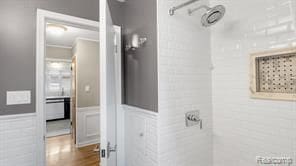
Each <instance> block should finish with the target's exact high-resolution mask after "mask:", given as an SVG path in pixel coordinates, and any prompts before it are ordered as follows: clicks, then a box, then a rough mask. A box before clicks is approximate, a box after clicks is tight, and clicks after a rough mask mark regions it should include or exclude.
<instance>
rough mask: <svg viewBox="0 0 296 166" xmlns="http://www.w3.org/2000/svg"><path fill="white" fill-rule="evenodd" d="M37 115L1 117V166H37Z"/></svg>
mask: <svg viewBox="0 0 296 166" xmlns="http://www.w3.org/2000/svg"><path fill="white" fill-rule="evenodd" d="M36 162H37V161H36V115H35V114H27V115H24V116H22V115H10V116H3V117H0V166H36Z"/></svg>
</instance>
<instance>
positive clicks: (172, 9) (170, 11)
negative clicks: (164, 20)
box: [169, 0, 199, 16]
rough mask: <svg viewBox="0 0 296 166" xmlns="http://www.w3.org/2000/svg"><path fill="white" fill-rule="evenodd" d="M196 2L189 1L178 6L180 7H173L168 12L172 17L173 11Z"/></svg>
mask: <svg viewBox="0 0 296 166" xmlns="http://www.w3.org/2000/svg"><path fill="white" fill-rule="evenodd" d="M196 1H199V0H190V1H188V2H185V3H182V4H180V5H178V6H174V7H172V8H170V10H169V14H170V15H171V16H173V15H174V14H175V11H176V10H178V9H181V8H183V7H185V6H187V5H190V4H192V3H194V2H196Z"/></svg>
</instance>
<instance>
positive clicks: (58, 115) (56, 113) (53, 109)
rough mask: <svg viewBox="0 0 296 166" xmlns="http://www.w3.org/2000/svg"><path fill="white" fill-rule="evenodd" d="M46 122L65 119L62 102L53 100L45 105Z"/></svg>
mask: <svg viewBox="0 0 296 166" xmlns="http://www.w3.org/2000/svg"><path fill="white" fill-rule="evenodd" d="M45 110H46V120H53V119H62V118H64V117H65V115H64V114H65V113H64V101H63V100H53V101H50V102H47V103H46V109H45Z"/></svg>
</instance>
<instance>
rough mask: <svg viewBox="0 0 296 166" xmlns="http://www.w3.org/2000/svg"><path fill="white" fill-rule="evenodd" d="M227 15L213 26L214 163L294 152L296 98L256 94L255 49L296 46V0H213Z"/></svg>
mask: <svg viewBox="0 0 296 166" xmlns="http://www.w3.org/2000/svg"><path fill="white" fill-rule="evenodd" d="M210 3H211V5H212V6H213V5H217V4H222V5H225V7H226V15H225V17H224V18H223V19H222V20H221V22H219V23H217V24H216V25H215V26H213V27H211V32H212V34H211V48H212V60H213V67H214V70H213V73H212V86H213V90H212V91H213V128H214V130H213V131H214V132H213V134H214V166H253V165H257V162H256V156H263V157H264V156H266V157H268V156H278V157H280V156H286V157H287V156H288V157H293V159H294V163H293V165H296V103H295V102H291V101H272V100H259V99H251V98H250V92H249V63H250V62H249V54H250V53H253V52H257V51H264V50H269V49H274V48H284V47H291V46H296V31H295V26H296V20H295V18H296V1H295V0H259V1H258V0H248V1H243V0H239V1H234V0H210Z"/></svg>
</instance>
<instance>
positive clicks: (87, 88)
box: [84, 85, 90, 93]
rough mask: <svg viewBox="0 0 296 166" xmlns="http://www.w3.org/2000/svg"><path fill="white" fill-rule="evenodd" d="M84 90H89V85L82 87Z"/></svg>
mask: <svg viewBox="0 0 296 166" xmlns="http://www.w3.org/2000/svg"><path fill="white" fill-rule="evenodd" d="M84 91H85V92H87V93H88V92H90V86H89V85H86V86H85V87H84Z"/></svg>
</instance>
